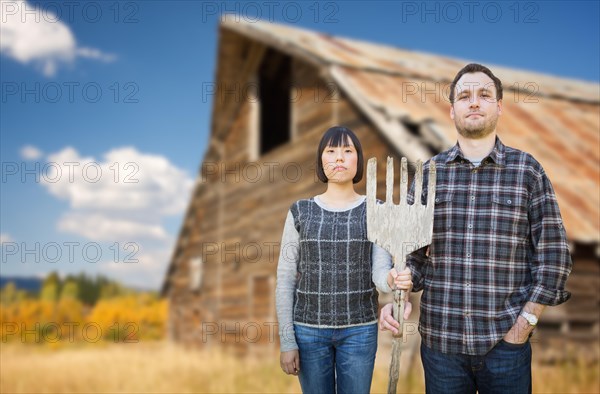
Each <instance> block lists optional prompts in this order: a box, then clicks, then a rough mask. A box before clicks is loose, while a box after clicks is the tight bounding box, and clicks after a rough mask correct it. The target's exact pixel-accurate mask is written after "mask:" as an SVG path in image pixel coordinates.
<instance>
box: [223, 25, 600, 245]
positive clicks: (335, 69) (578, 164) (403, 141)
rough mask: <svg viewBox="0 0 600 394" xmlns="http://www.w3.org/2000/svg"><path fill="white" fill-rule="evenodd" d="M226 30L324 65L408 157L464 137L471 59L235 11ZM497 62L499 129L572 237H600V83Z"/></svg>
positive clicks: (583, 239) (598, 239) (323, 69)
mask: <svg viewBox="0 0 600 394" xmlns="http://www.w3.org/2000/svg"><path fill="white" fill-rule="evenodd" d="M221 28H222V30H221V31H222V32H223V31H224V30H225V31H231V32H235V33H237V34H239V35H242V36H245V37H247V38H250V39H251V40H256V41H259V42H261V43H263V44H266V45H268V46H271V47H274V48H276V49H278V50H280V51H282V52H285V53H287V54H289V55H291V56H296V57H299V58H301V59H302V60H304V61H307V62H309V63H312V64H314V65H316V66H317V67H320V69H321V72H322V74H323V75H325V76H328V77H330V78H331V79H332V80H334V81H335V82H336V83H337V84H338V85H339V86H340V88H341V89H342V90H343V91H344V92H345V93H346V94H347V95H348V96H349V97H350V98H351V99H352V100H353V101H354V102H355V103H356V104H357V106H358V107H359V108H361V110H363V111H364V112H365V114H366V115H367V116H368V117H369V118H370V119H371V120H372V121H373V123H374V124H375V126H376V127H377V128H378V129H379V130H380V131H381V133H382V134H384V135H385V136H387V138H388V139H389V140H391V141H392V142H393V143H394V146H396V148H397V149H398V150H399V153H400V154H403V155H406V156H409V155H411V154H412V155H413V157H415V156H416V157H418V158H423V159H425V158H427V157H423V156H424V153H423V152H428V150H426V149H417V150H418V153H417V154H414V150H413V148H412V147H413V146H414V141H412V139H411V138H416V139H418V140H420V141H421V142H420V144H421V145H422V146H428V147H430V148H431V147H433V148H435V149H434V150H441V149H445V148H448V147H450V146H451V145H453V144H454V143H455V142H456V136H455V133H456V131H455V128H454V123H453V121H452V120H451V119H450V116H449V109H450V104H449V102H448V99H447V92H448V85H449V83H450V81H451V80H452V78H453V77H454V75H455V74H456V72H457V71H458V70H459V69H460V68H462V67H463V66H464V65H465V64H467V63H470V62H471V61H467V60H460V59H452V58H449V57H445V56H438V55H434V54H427V53H422V52H417V51H410V50H403V49H399V48H393V47H388V46H383V45H377V44H373V43H368V42H363V41H358V40H353V39H347V38H340V37H332V36H329V35H324V34H320V33H318V32H313V31H309V30H305V29H300V28H296V27H289V26H284V25H279V24H274V23H268V22H252V23H250V22H245V21H243V18H233V17H229V18H228V17H226V18H225V19H224V21H223V22H222V24H221ZM221 60H223V59H221ZM221 60H220V61H221ZM219 66H221V64H220V65H219ZM488 66H489V67H490V68H491V69H492V70H493V71H494V73H495V74H496V75H497V76H498V77H499V78H500V79H501V80H502V83H503V86H504V100H503V114H502V115H501V117H500V121H499V123H498V135H499V136H500V138H501V139H502V141H503V142H504V143H505V144H506V145H509V146H513V147H515V148H518V149H521V150H524V151H527V152H529V153H531V154H532V155H533V156H534V157H535V158H536V159H537V160H538V161H539V162H540V163H541V164H542V165H543V166H544V169H545V170H546V172H547V173H548V176H549V177H550V179H551V181H552V184H553V186H554V188H555V190H556V194H557V196H558V200H559V204H560V207H561V213H562V216H563V219H564V222H565V227H566V229H567V233H568V236H569V238H570V239H571V240H573V241H578V242H583V243H598V242H600V85H599V84H598V83H594V82H586V81H580V80H574V79H568V78H561V77H556V76H550V75H545V74H541V73H536V72H531V71H523V70H515V69H511V68H507V67H501V66H495V65H488ZM215 110H216V109H215ZM213 114H214V112H213ZM213 116H214V115H213ZM406 123H411V124H417V125H419V126H420V127H419V130H420V134H419V135H418V136H411V135H410V134H409V133H406V129H405V128H403V126H402V125H403V124H406ZM409 146H410V147H411V148H407V147H409ZM425 156H426V154H425Z"/></svg>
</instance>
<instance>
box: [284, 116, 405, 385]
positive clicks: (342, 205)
mask: <svg viewBox="0 0 600 394" xmlns="http://www.w3.org/2000/svg"><path fill="white" fill-rule="evenodd" d="M363 168H364V159H363V153H362V148H361V146H360V142H359V140H358V138H357V137H356V135H355V134H354V133H353V132H352V131H351V130H349V129H347V128H345V127H332V128H330V129H329V130H327V131H326V132H325V134H324V135H323V137H322V138H321V142H320V143H319V147H318V151H317V176H318V178H319V179H320V180H321V181H322V182H323V183H325V184H327V190H326V191H325V192H324V193H323V194H320V195H317V196H314V197H312V198H309V199H304V200H299V201H296V202H295V203H294V204H292V206H291V207H290V210H289V212H288V215H287V218H286V222H285V227H284V230H283V237H282V243H281V252H280V257H279V264H278V267H277V290H276V298H277V317H278V320H279V335H280V339H281V357H280V362H281V368H282V369H283V371H284V372H285V373H286V374H291V375H299V377H300V384H301V386H302V391H303V392H305V393H333V392H336V390H337V392H340V393H349V392H351V393H368V392H369V391H370V387H371V379H372V377H373V366H374V363H375V352H376V351H377V307H378V300H377V298H378V292H377V290H376V289H375V287H377V289H378V290H379V291H383V292H390V291H391V290H392V287H397V288H400V289H405V290H408V289H410V287H411V286H412V282H411V276H410V270H408V269H407V270H405V271H403V272H402V273H401V274H398V273H396V270H395V269H393V268H392V263H391V256H390V255H389V254H388V253H387V252H386V251H385V250H383V249H381V248H380V247H378V246H376V245H374V244H373V243H371V242H369V241H368V240H367V206H366V201H365V196H362V195H359V194H358V193H356V191H355V190H354V184H355V183H358V182H360V180H361V179H362V175H363ZM407 294H408V292H407ZM408 305H410V304H408ZM409 313H410V306H408V307H407V308H406V313H405V315H406V316H408V314H409Z"/></svg>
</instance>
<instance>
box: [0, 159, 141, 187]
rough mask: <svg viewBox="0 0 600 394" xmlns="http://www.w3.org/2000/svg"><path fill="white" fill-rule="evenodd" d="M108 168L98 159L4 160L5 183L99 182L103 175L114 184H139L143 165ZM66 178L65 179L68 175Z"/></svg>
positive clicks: (112, 165) (131, 164)
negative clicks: (85, 160)
mask: <svg viewBox="0 0 600 394" xmlns="http://www.w3.org/2000/svg"><path fill="white" fill-rule="evenodd" d="M105 167H107V168H108V170H109V171H110V173H112V174H107V173H106V172H105V171H106V168H105V171H103V170H102V166H101V165H100V164H98V163H97V162H95V161H89V162H86V163H79V162H71V161H67V162H63V163H57V162H53V161H51V162H47V163H40V162H37V161H36V162H33V163H27V162H16V161H3V162H2V183H8V182H10V181H15V180H17V181H19V180H20V181H21V183H26V182H27V180H28V179H33V180H34V182H35V183H40V181H43V182H46V183H57V182H60V181H65V180H66V181H67V182H68V183H75V182H81V181H83V182H87V183H98V182H99V181H101V180H102V178H103V177H108V178H110V179H111V180H112V181H113V182H114V183H139V181H140V180H139V179H138V178H137V177H136V175H137V174H138V173H139V171H140V166H139V165H138V164H137V163H135V162H131V161H130V162H127V163H124V164H121V163H119V162H114V163H111V164H110V165H109V166H105ZM65 177H66V178H65Z"/></svg>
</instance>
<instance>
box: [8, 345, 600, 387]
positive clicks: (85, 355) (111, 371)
mask: <svg viewBox="0 0 600 394" xmlns="http://www.w3.org/2000/svg"><path fill="white" fill-rule="evenodd" d="M1 345H2V348H1V351H0V358H1V359H0V392H1V393H50V392H52V393H56V392H64V393H94V392H103V393H166V392H169V393H222V392H228V393H242V392H260V393H263V392H265V393H296V392H300V385H299V384H298V381H297V379H296V378H293V377H289V376H286V375H284V374H283V373H282V372H281V371H280V369H279V363H278V355H277V354H269V355H268V356H263V357H249V358H237V357H235V356H233V355H228V354H225V353H223V352H220V351H218V350H203V351H198V350H191V349H185V348H183V347H181V346H178V345H173V344H170V343H168V342H139V343H126V344H122V343H121V344H114V343H103V344H100V343H99V344H93V345H92V344H88V345H85V346H81V345H72V346H65V347H61V348H59V349H51V348H49V347H46V346H33V345H23V344H17V343H8V344H6V343H3V344H1ZM533 371H534V386H533V387H534V392H539V393H568V392H573V393H576V392H580V393H596V392H598V391H599V387H600V386H599V375H600V374H599V366H598V364H597V363H596V364H592V365H589V364H588V365H563V366H553V367H549V366H538V365H534V370H533ZM386 385H387V368H386V361H385V360H380V362H378V363H377V367H376V370H375V375H374V381H373V386H372V392H374V393H379V392H385V391H386ZM400 391H401V392H414V393H419V392H423V391H424V386H423V375H422V369H421V368H420V361H418V360H417V362H416V365H415V368H413V372H412V373H411V375H410V376H409V377H408V378H407V379H406V380H405V381H404V382H403V385H402V390H400Z"/></svg>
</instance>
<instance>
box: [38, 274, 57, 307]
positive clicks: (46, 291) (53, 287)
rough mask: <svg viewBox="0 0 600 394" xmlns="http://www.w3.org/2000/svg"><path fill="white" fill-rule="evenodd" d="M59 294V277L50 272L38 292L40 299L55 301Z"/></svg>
mask: <svg viewBox="0 0 600 394" xmlns="http://www.w3.org/2000/svg"><path fill="white" fill-rule="evenodd" d="M59 292H60V277H59V276H58V274H57V273H56V272H51V273H50V274H49V275H48V276H47V277H46V279H44V282H42V289H41V290H40V299H41V300H43V301H53V302H55V301H57V300H58V294H59Z"/></svg>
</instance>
